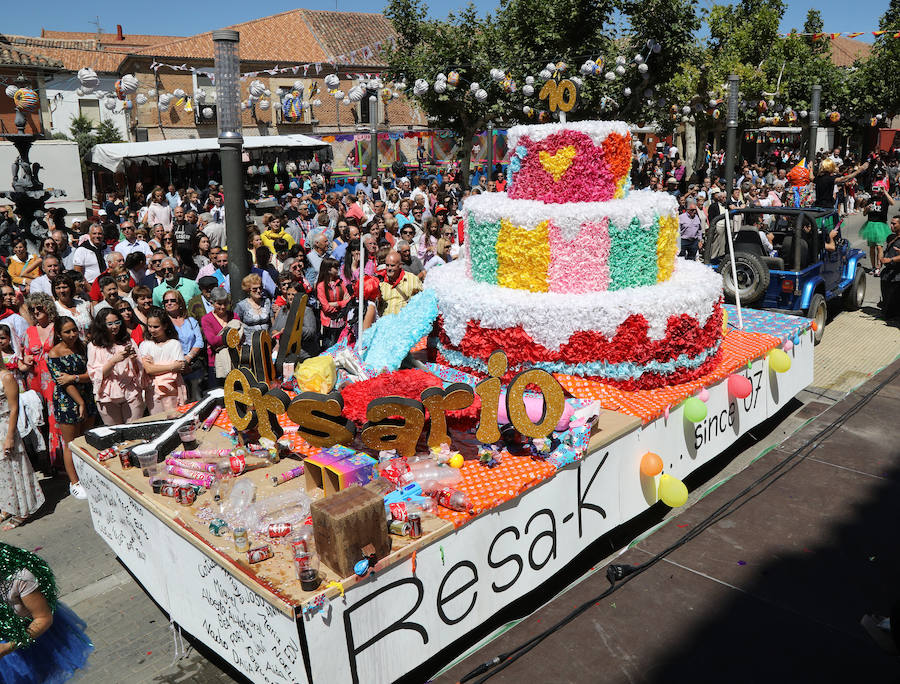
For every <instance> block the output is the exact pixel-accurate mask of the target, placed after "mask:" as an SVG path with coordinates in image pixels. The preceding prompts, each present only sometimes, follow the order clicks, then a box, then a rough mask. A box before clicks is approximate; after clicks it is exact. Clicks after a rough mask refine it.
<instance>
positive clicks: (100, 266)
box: [72, 223, 112, 283]
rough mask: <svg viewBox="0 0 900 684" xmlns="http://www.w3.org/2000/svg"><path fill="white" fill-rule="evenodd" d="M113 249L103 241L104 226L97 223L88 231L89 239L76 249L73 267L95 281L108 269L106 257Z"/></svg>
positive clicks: (91, 280)
mask: <svg viewBox="0 0 900 684" xmlns="http://www.w3.org/2000/svg"><path fill="white" fill-rule="evenodd" d="M111 251H112V250H111V249H110V248H109V247H107V246H106V243H105V242H104V241H103V226H101V225H100V224H99V223H95V224H93V225H92V226H91V229H90V231H89V232H88V239H87V241H85V242H84V244H82V245H81V246H80V247H79V248H78V249H76V250H75V259H74V261H73V266H72V267H73V268H74V269H75V270H76V271H78V272H79V273H82V274H84V279H85V280H86V281H87V282H89V283H93V282H94V281H95V280H96V279H97V278H98V277H99V276H100V274H101V273H103V271H105V270H106V260H105V257H106V255H107V254H109V253H110V252H111Z"/></svg>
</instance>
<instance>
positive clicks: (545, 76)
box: [538, 69, 553, 80]
mask: <svg viewBox="0 0 900 684" xmlns="http://www.w3.org/2000/svg"><path fill="white" fill-rule="evenodd" d="M538 76H540V77H541V78H543V79H545V80H546V79H548V78H550V77H551V76H553V74H552V73H551V72H550V71H549V70H547V69H544V70H542V71H541V73H539V74H538Z"/></svg>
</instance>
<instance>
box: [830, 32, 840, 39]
mask: <svg viewBox="0 0 900 684" xmlns="http://www.w3.org/2000/svg"><path fill="white" fill-rule="evenodd" d="M839 35H841V34H840V33H832V34H831V40H834V39H835V38H837V37H838V36H839Z"/></svg>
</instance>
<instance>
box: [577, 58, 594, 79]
mask: <svg viewBox="0 0 900 684" xmlns="http://www.w3.org/2000/svg"><path fill="white" fill-rule="evenodd" d="M579 71H580V72H581V73H583V74H584V75H585V76H590V75H592V74H595V73H597V62H595V61H594V60H592V59H589V60H587V61H586V62H585V63H584V64H582V65H581V68H580V69H579Z"/></svg>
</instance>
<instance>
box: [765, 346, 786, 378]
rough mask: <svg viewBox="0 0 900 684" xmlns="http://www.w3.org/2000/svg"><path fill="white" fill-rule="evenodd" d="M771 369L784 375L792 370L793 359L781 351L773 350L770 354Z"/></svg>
mask: <svg viewBox="0 0 900 684" xmlns="http://www.w3.org/2000/svg"><path fill="white" fill-rule="evenodd" d="M769 368H771V369H772V370H773V371H775V372H776V373H784V372H785V371H787V370H790V368H791V357H790V356H788V355H787V354H785V353H784V351H783V350H781V349H773V350H772V351H770V352H769Z"/></svg>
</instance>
